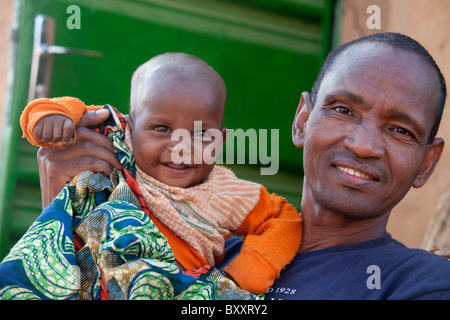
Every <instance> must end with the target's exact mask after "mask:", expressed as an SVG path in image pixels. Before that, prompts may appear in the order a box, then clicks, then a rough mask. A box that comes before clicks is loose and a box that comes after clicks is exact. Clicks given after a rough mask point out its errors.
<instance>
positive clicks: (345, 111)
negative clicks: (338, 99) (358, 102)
mask: <svg viewBox="0 0 450 320" xmlns="http://www.w3.org/2000/svg"><path fill="white" fill-rule="evenodd" d="M334 110H336V111H337V112H339V113H343V114H348V115H352V112H351V111H350V109H348V108H346V107H342V106H338V107H335V108H334Z"/></svg>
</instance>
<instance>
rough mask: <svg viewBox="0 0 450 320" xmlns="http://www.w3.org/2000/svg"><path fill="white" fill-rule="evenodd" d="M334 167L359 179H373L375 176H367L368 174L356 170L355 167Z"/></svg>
mask: <svg viewBox="0 0 450 320" xmlns="http://www.w3.org/2000/svg"><path fill="white" fill-rule="evenodd" d="M336 168H337V169H338V170H339V171H341V172H344V173H346V174H348V175H350V176H354V177H357V178H360V179H364V180H369V181H374V180H375V178H374V177H372V176H369V175H368V174H366V173H364V172H361V171H358V170H356V169H353V168H349V167H344V166H336Z"/></svg>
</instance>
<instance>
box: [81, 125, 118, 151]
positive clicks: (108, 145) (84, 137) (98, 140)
mask: <svg viewBox="0 0 450 320" xmlns="http://www.w3.org/2000/svg"><path fill="white" fill-rule="evenodd" d="M76 137H77V141H76V144H81V143H84V142H90V143H92V144H93V145H96V146H98V147H100V148H103V149H106V150H109V151H110V152H112V153H114V146H113V142H112V141H111V139H109V138H108V137H106V136H104V135H102V134H101V133H98V132H95V131H92V130H90V129H87V128H84V127H81V128H77V129H76Z"/></svg>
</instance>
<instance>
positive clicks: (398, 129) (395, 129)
mask: <svg viewBox="0 0 450 320" xmlns="http://www.w3.org/2000/svg"><path fill="white" fill-rule="evenodd" d="M394 131H395V132H397V133H400V134H405V135H406V134H409V135H411V134H410V132H409V131H408V130H406V129H405V128H402V127H395V128H394Z"/></svg>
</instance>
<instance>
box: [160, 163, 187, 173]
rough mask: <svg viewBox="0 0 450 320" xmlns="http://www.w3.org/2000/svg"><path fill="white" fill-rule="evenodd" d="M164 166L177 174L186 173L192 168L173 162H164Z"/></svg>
mask: <svg viewBox="0 0 450 320" xmlns="http://www.w3.org/2000/svg"><path fill="white" fill-rule="evenodd" d="M162 165H163V166H164V167H166V168H167V169H169V170H171V171H173V172H176V173H185V172H187V171H189V170H190V169H191V168H192V166H189V165H186V164H184V163H180V164H175V163H173V162H164V163H162Z"/></svg>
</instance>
